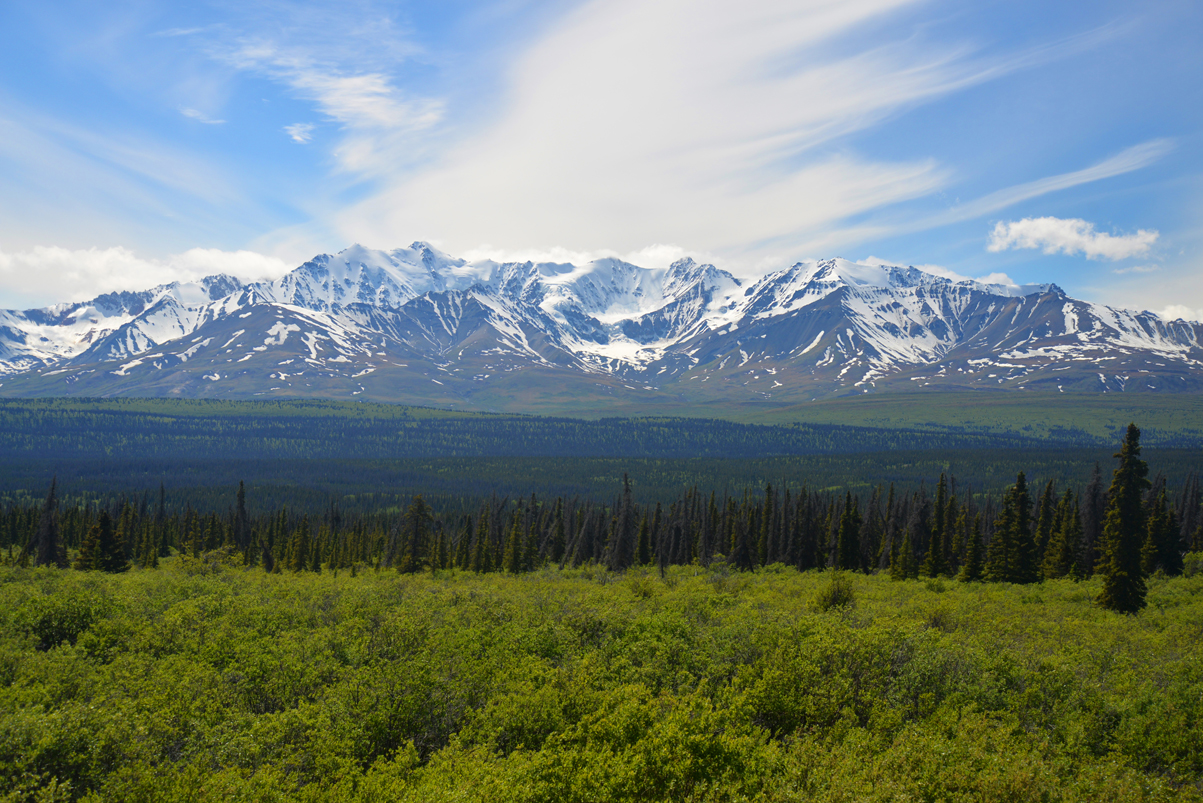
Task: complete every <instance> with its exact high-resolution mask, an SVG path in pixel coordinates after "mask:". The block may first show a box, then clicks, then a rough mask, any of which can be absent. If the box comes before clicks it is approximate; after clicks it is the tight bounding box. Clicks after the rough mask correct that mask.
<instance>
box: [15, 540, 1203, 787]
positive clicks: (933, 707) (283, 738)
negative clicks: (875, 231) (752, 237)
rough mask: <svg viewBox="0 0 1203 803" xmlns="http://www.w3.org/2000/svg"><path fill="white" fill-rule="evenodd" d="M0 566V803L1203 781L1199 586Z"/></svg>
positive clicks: (214, 566)
mask: <svg viewBox="0 0 1203 803" xmlns="http://www.w3.org/2000/svg"><path fill="white" fill-rule="evenodd" d="M223 555H224V553H223V552H222V551H221V550H217V551H214V552H210V553H208V554H203V553H202V554H201V556H200V557H197V558H194V557H190V556H188V555H176V556H173V557H169V558H164V559H163V560H162V561H160V564H159V568H157V569H153V570H152V569H143V568H137V567H135V568H132V569H131V570H129V571H126V572H124V573H115V574H110V573H105V572H99V571H87V572H83V571H70V570H61V569H55V568H52V567H39V568H22V567H20V566H4V567H0V789H3V790H5V791H4V792H3V793H2V795H0V800H6V801H19V800H69V799H77V800H89V801H101V800H106V801H108V800H128V801H142V800H145V801H151V800H154V801H173V800H180V801H185V800H186V801H208V800H234V801H286V800H288V801H291V800H297V801H321V800H363V801H386V800H387V801H393V800H398V801H410V800H412V801H428V800H430V801H442V800H446V801H452V800H482V801H603V800H696V801H739V800H759V801H778V800H780V801H784V800H817V801H837V800H923V801H936V800H975V801H982V800H984V801H993V800H998V801H1003V800H1006V801H1011V800H1018V799H1023V800H1048V801H1075V800H1115V801H1121V800H1122V801H1142V800H1148V801H1155V800H1199V799H1203V792H1201V790H1203V593H1201V592H1203V574H1200V573H1199V568H1200V560H1199V556H1197V555H1187V557H1186V560H1185V572H1184V574H1183V575H1182V576H1178V577H1172V578H1167V577H1164V576H1162V575H1161V574H1159V573H1155V574H1153V575H1151V576H1150V577H1149V578H1148V579H1147V585H1148V593H1147V603H1148V604H1147V607H1145V608H1144V609H1143V610H1141V611H1140V612H1139V613H1138V614H1135V615H1125V614H1119V613H1114V612H1111V611H1108V610H1105V609H1103V608H1101V607H1100V606H1099V605H1097V604H1096V602H1095V600H1096V598H1098V597H1099V593H1100V590H1101V587H1102V581H1101V580H1100V579H1098V578H1089V579H1085V580H1079V581H1074V580H1072V579H1068V578H1065V579H1057V580H1044V581H1042V582H1038V583H1031V584H1026V585H1012V584H1010V583H1005V582H994V583H977V582H957V581H953V580H949V579H939V578H932V579H925V580H910V579H902V580H893V581H892V580H891V579H890V578H889V577H888V575H887V574H886V573H884V572H882V573H878V574H864V573H860V572H848V573H842V574H839V575H833V574H832V573H831V572H827V571H818V570H815V571H806V572H799V571H797V570H796V569H795V568H792V567H785V566H782V565H780V564H770V565H768V566H762V567H760V568H757V569H756V570H754V571H731V570H730V569H729V567H728V566H727V565H726V564H725V563H724V562H723V561H722V560H716V561H714V562H712V563H711V564H710V565H709V566H707V567H703V566H700V565H671V566H668V567H667V568H666V570H665V571H664V573H663V575H661V574H660V573H659V572H655V571H649V570H646V569H642V568H637V567H636V568H630V569H628V570H626V571H625V572H610V571H607V570H605V569H603V568H600V567H598V566H597V565H593V564H589V565H584V566H581V567H578V568H566V569H564V570H560V569H557V568H554V567H552V568H542V569H538V570H535V571H531V572H526V573H522V574H509V573H499V572H493V573H485V574H478V573H473V572H467V571H462V570H459V569H440V570H434V571H429V570H428V571H424V572H415V573H411V574H403V573H400V572H397V571H393V570H387V569H384V570H377V569H373V568H370V567H369V566H367V565H365V564H357V565H355V566H353V567H352V568H351V569H340V570H338V571H332V570H329V569H328V570H327V571H324V572H321V573H314V572H300V573H291V572H283V573H267V572H264V571H263V570H262V569H261V568H248V567H244V566H243V565H242V564H241V562H240V561H234V560H228V559H225V558H224V557H223Z"/></svg>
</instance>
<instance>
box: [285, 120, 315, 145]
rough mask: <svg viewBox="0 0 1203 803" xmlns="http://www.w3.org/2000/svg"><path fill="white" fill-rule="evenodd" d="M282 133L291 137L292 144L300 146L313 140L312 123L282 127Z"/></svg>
mask: <svg viewBox="0 0 1203 803" xmlns="http://www.w3.org/2000/svg"><path fill="white" fill-rule="evenodd" d="M284 133H286V134H288V136H290V137H292V141H293V142H299V143H301V144H302V145H304V144H305V143H307V142H309V141H310V140H311V139H313V123H293V124H292V125H286V126H284Z"/></svg>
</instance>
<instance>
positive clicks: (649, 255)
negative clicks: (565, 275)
mask: <svg viewBox="0 0 1203 803" xmlns="http://www.w3.org/2000/svg"><path fill="white" fill-rule="evenodd" d="M432 244H433V245H435V246H436V247H439V244H438V243H432ZM456 256H458V257H460V258H462V259H466V260H468V261H469V262H474V261H477V260H484V259H491V260H493V261H494V262H536V263H538V262H550V263H559V264H564V263H571V264H573V265H583V264H585V263H587V262H592V261H594V260H596V259H604V258H614V259H621V260H622V261H623V262H629V263H630V264H632V265H638V266H639V267H641V268H667V267H669V266H670V265H672V263H674V262H676V261H677V260H679V259H685V258H686V257H689V258H692V259H693V260H694V261H696V262H700V263H715V262H716V260H715V258H714V257H713V255H711V254H707V253H704V252H700V251H691V250H688V249H686V248H682V247H681V246H678V245H666V244H656V245H650V246H647V247H646V248H640V249H637V250H634V251H627V252H619V251H615V250H613V249H608V248H603V249H598V250H595V251H576V250H571V249H568V248H518V249H509V248H494V247H493V246H489V245H483V246H479V247H477V248H470V249H468V250H466V251H463V252H459V253H456ZM719 267H721V265H720V266H719Z"/></svg>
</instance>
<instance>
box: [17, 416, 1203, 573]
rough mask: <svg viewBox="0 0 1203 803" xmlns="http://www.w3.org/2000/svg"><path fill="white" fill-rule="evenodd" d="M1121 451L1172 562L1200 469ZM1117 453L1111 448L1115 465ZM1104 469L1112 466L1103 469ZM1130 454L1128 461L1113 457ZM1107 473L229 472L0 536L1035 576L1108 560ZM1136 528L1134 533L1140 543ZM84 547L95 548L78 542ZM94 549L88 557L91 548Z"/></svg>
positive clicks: (340, 554)
mask: <svg viewBox="0 0 1203 803" xmlns="http://www.w3.org/2000/svg"><path fill="white" fill-rule="evenodd" d="M1128 439H1129V440H1128V442H1126V443H1125V446H1124V449H1125V451H1124V452H1123V454H1128V450H1131V451H1132V456H1131V457H1129V458H1128V460H1129V461H1131V460H1137V462H1139V465H1140V466H1142V467H1143V468H1142V469H1141V471H1142V472H1144V473H1141V474H1140V476H1139V477H1138V478H1135V479H1129V480H1126V481H1125V482H1126V483H1127V484H1126V485H1124V486H1123V487H1124V488H1129V486H1132V487H1136V486H1139V488H1138V490H1139V494H1138V496H1139V498H1138V500H1137V501H1136V502H1134V503H1133V504H1135V505H1136V509H1135V510H1132V511H1126V510H1125V512H1124V515H1125V516H1127V517H1128V518H1129V519H1131V521H1128V522H1127V523H1126V524H1125V525H1124V526H1125V527H1127V528H1128V529H1129V530H1133V531H1136V530H1139V531H1140V540H1139V542H1138V543H1137V550H1138V551H1140V550H1143V551H1142V552H1141V554H1140V555H1138V556H1137V558H1135V559H1134V560H1135V561H1136V563H1139V564H1141V565H1142V566H1143V569H1142V570H1141V571H1142V572H1143V574H1151V573H1153V572H1155V571H1161V572H1164V573H1166V574H1170V575H1174V574H1178V573H1180V572H1181V571H1182V555H1183V554H1184V553H1186V552H1191V551H1199V550H1200V549H1203V512H1201V511H1200V504H1201V501H1203V499H1201V496H1200V488H1199V478H1198V475H1197V474H1194V473H1192V474H1190V475H1188V476H1187V477H1186V478H1185V480H1184V482H1183V484H1182V486H1181V487H1180V488H1178V489H1174V490H1175V491H1176V492H1173V493H1172V492H1171V489H1170V488H1169V487H1168V483H1167V482H1166V480H1165V477H1164V476H1162V475H1158V476H1156V477H1155V478H1154V479H1153V480H1152V481H1150V480H1148V479H1147V478H1146V476H1145V475H1146V474H1147V470H1148V469H1147V464H1146V463H1145V461H1143V460H1138V458H1139V455H1140V446H1139V430H1138V429H1136V427H1135V426H1133V427H1132V428H1131V429H1130V432H1129V436H1128ZM1123 465H1125V464H1124V463H1123V461H1121V468H1122V466H1123ZM1120 470H1121V469H1116V472H1117V474H1116V476H1117V477H1118V476H1119V473H1118V472H1119V471H1120ZM1130 470H1134V469H1130ZM1118 482H1119V480H1118V479H1116V480H1114V481H1113V482H1112V483H1110V485H1108V484H1107V483H1105V482H1104V478H1103V476H1102V473H1101V470H1100V468H1099V467H1098V466H1097V465H1096V466H1095V469H1094V473H1093V476H1092V477H1091V479H1090V481H1089V482H1088V483H1087V484H1086V485H1085V486H1084V487H1081V488H1070V487H1058V486H1057V484H1056V482H1055V481H1053V480H1049V481H1047V482H1046V483H1045V484H1044V485H1043V487H1034V488H1033V487H1029V486H1028V483H1027V477H1026V474H1025V472H1022V471H1021V472H1019V473H1018V475H1017V477H1016V479H1015V482H1014V484H1012V485H1011V486H1010V487H1009V488H1008V489H1007V490H1006V492H1005V493H1003V494H1002V495H1001V496H995V495H991V494H988V493H982V492H980V491H979V492H975V491H974V489H973V488H971V487H963V486H961V485H959V484H958V482H957V479H956V477H955V476H948V475H946V474H944V473H941V474H940V476H939V479H938V481H936V482H935V483H933V484H932V485H931V486H928V485H920V486H919V487H918V488H906V487H903V488H898V487H895V486H894V485H890V486H889V487H886V486H881V485H879V486H877V487H874V488H872V489H871V490H869V491H868V492H867V493H865V494H860V493H857V494H853V492H852V491H851V490H846V491H844V492H843V493H839V492H834V491H832V490H816V489H812V488H808V487H806V486H802V487H797V488H794V487H790V486H785V487H774V486H773V485H772V484H768V485H766V486H765V487H764V488H763V489H757V490H756V491H755V492H753V491H751V490H744V491H742V493H738V494H731V493H727V492H723V493H719V492H716V491H710V492H709V493H708V494H707V493H705V492H700V491H698V490H697V489H696V488H690V489H686V490H684V491H683V492H681V493H680V494H679V495H677V496H675V497H673V498H668V499H665V500H663V501H657V502H655V503H654V504H650V503H645V504H640V503H638V502H637V501H635V499H634V497H633V494H632V490H631V483H630V479H629V477H625V476H624V477H623V481H622V487H621V490H620V491H619V492H618V493H617V494H616V497H615V498H613V499H610V500H598V499H592V498H582V497H579V496H574V497H567V498H566V497H563V496H557V497H555V498H540V497H539V496H538V494H537V493H534V492H532V493H531V494H530V495H529V496H526V495H522V496H518V497H516V498H509V497H498V496H496V495H493V496H491V497H489V498H487V499H483V500H478V501H477V502H476V503H475V504H473V502H472V501H471V500H467V499H459V500H456V501H457V502H458V504H452V503H451V502H450V501H448V503H447V504H445V505H444V506H443V509H442V510H439V509H436V508H434V507H432V506H431V505H430V504H429V503H428V502H427V501H426V499H425V498H424V497H423V496H422V495H415V496H413V497H412V499H411V500H409V501H408V504H407V505H406V506H404V507H403V508H395V509H394V508H386V509H383V510H379V509H378V510H375V511H369V512H363V511H358V512H356V513H355V514H354V515H350V514H347V513H346V512H344V511H343V510H342V509H341V508H340V506H339V505H338V504H337V503H336V502H333V501H331V502H330V503H329V506H328V508H327V509H325V510H324V511H322V512H321V513H320V514H318V515H310V514H309V513H297V512H290V511H289V510H288V509H286V508H281V509H278V510H271V511H268V512H265V513H260V514H258V515H251V513H250V512H249V509H248V507H247V504H246V491H245V487H244V486H243V485H242V484H240V485H239V488H238V493H237V497H236V499H235V500H233V504H231V505H230V506H229V507H228V508H227V509H226V510H225V511H217V510H208V511H204V510H198V509H194V508H191V507H190V506H189V507H186V508H184V509H182V510H181V509H174V510H170V511H169V510H168V508H167V504H166V490H165V489H164V488H162V487H160V489H159V492H158V494H157V495H155V496H152V495H150V494H147V493H143V494H141V495H138V496H133V497H130V498H127V499H124V500H120V499H119V500H112V501H110V502H109V503H108V504H107V505H106V504H88V503H83V504H76V505H74V506H69V507H66V508H65V509H64V510H62V511H60V510H59V502H58V499H57V488H56V487H55V486H53V485H52V487H51V489H50V493H49V495H48V496H47V497H46V499H45V501H44V502H42V503H40V504H35V503H32V502H27V503H26V504H24V505H22V504H19V503H15V502H10V503H9V505H8V507H7V510H5V511H4V520H3V525H4V526H3V530H2V531H0V539H2V540H0V547H3V548H4V549H5V550H6V555H7V558H6V559H7V560H9V561H10V562H15V563H19V564H21V565H28V564H29V563H30V562H34V563H54V564H57V565H62V566H65V565H67V563H68V560H67V555H68V552H75V551H78V552H79V553H80V557H79V558H77V559H76V560H75V565H76V567H77V568H101V567H103V568H106V569H107V570H110V571H112V570H117V569H121V570H123V569H125V568H127V567H129V566H130V565H136V566H141V567H154V566H156V565H157V563H158V560H159V559H160V558H164V557H168V556H170V555H173V554H176V553H182V554H185V555H188V556H190V557H192V558H194V559H198V558H201V557H202V556H203V555H205V554H208V553H212V552H214V551H218V550H224V551H225V552H227V553H230V554H237V555H238V556H239V557H240V560H241V561H242V563H243V564H244V565H247V566H261V567H262V568H263V569H264V570H266V571H277V572H278V571H284V570H287V571H293V572H301V571H314V572H320V571H323V570H326V571H330V570H339V569H347V570H356V571H358V570H361V569H363V568H373V569H377V570H379V569H396V570H398V571H402V572H415V571H424V570H434V571H437V570H441V569H451V568H458V569H464V570H470V571H475V572H489V571H506V572H509V573H515V574H516V573H521V572H529V571H534V570H537V569H540V568H541V567H543V566H546V565H555V566H559V567H561V568H565V567H568V568H575V567H579V566H582V565H592V564H598V565H604V566H605V567H606V568H608V569H609V570H611V571H623V570H626V569H628V568H630V567H632V566H648V565H653V564H654V565H656V566H658V567H659V568H660V570H661V571H663V570H664V569H665V568H666V567H668V566H684V565H691V564H695V563H696V564H700V565H702V566H709V565H710V564H711V563H712V562H715V561H718V562H722V563H729V564H731V565H732V566H733V567H734V568H737V569H742V570H751V569H755V568H758V567H764V566H770V565H774V564H783V565H786V566H792V567H794V568H796V569H797V570H799V571H807V570H810V569H819V568H829V567H830V568H836V569H845V570H852V571H862V572H873V571H888V572H889V573H890V574H891V576H894V577H898V578H907V577H918V576H919V575H920V573H922V574H924V575H926V576H932V577H934V576H941V575H948V576H952V575H957V576H961V577H963V579H966V580H980V579H983V578H985V579H992V580H999V581H1007V582H1019V583H1026V582H1035V581H1037V580H1039V579H1041V578H1050V579H1051V578H1060V577H1064V576H1074V577H1086V576H1089V575H1090V574H1092V573H1093V571H1094V570H1095V567H1096V566H1099V565H1101V564H1102V563H1105V561H1106V560H1107V559H1108V557H1107V554H1106V550H1105V549H1103V548H1102V546H1101V545H1102V544H1103V543H1104V542H1105V539H1104V530H1105V526H1106V520H1107V510H1108V506H1109V505H1112V506H1114V505H1115V504H1117V503H1118V502H1119V497H1117V496H1116V494H1117V490H1116V489H1117V488H1118V487H1119V486H1118V485H1116V483H1118ZM1146 542H1147V543H1146ZM94 556H95V557H94ZM93 564H95V565H93Z"/></svg>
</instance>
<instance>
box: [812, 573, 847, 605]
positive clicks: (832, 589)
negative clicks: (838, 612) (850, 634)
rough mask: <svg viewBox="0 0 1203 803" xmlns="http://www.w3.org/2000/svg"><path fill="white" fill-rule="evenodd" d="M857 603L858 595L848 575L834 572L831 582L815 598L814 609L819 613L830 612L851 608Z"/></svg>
mask: <svg viewBox="0 0 1203 803" xmlns="http://www.w3.org/2000/svg"><path fill="white" fill-rule="evenodd" d="M855 603H856V594H855V592H854V591H853V589H852V581H851V580H850V579H849V578H848V575H846V574H844V573H843V572H832V574H831V580H830V582H828V583H827V585H826V586H824V588H823V590H822V591H820V592H819V593H818V595H817V596H815V599H814V608H815V610H818V611H829V610H831V609H832V608H851V607H852V606H853V605H854V604H855Z"/></svg>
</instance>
